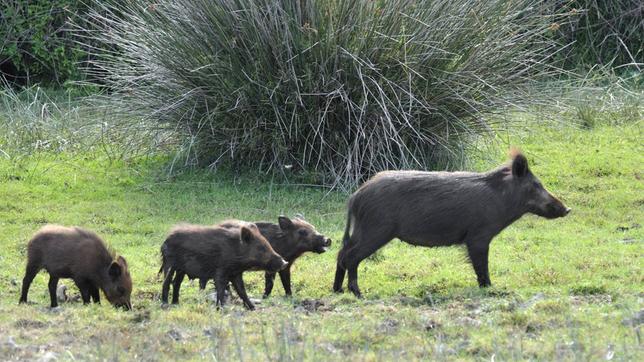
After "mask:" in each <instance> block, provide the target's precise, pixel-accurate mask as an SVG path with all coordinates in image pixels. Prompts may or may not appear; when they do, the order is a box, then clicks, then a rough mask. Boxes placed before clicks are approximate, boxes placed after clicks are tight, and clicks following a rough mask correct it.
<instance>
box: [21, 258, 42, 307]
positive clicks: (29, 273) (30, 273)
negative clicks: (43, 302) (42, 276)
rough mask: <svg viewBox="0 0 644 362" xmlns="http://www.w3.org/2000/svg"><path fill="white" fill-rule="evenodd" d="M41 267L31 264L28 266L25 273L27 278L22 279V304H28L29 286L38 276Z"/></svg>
mask: <svg viewBox="0 0 644 362" xmlns="http://www.w3.org/2000/svg"><path fill="white" fill-rule="evenodd" d="M39 270H40V266H39V265H38V264H34V263H29V264H27V270H26V271H25V277H24V278H23V279H22V293H21V294H20V303H27V293H29V286H31V282H32V281H33V280H34V277H36V274H38V271H39Z"/></svg>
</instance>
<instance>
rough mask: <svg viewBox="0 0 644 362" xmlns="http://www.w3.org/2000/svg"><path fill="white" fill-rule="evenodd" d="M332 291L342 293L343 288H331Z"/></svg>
mask: <svg viewBox="0 0 644 362" xmlns="http://www.w3.org/2000/svg"><path fill="white" fill-rule="evenodd" d="M333 293H337V294H340V293H344V288H333Z"/></svg>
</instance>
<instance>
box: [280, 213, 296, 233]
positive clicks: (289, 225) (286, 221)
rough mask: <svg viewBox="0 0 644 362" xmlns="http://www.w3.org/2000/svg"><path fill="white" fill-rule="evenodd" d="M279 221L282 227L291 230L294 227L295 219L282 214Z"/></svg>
mask: <svg viewBox="0 0 644 362" xmlns="http://www.w3.org/2000/svg"><path fill="white" fill-rule="evenodd" d="M277 221H278V222H279V224H280V229H282V230H289V229H291V228H292V227H293V221H291V219H289V218H288V217H286V216H280V217H278V218H277Z"/></svg>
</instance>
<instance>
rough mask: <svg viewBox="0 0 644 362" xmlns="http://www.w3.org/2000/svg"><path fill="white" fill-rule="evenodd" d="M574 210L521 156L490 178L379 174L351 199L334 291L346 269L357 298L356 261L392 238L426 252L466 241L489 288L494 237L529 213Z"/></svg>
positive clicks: (560, 213)
mask: <svg viewBox="0 0 644 362" xmlns="http://www.w3.org/2000/svg"><path fill="white" fill-rule="evenodd" d="M569 212H570V209H569V208H567V207H566V206H564V204H563V203H561V201H559V200H558V199H557V198H555V197H554V196H553V195H552V194H550V193H549V192H548V191H546V189H545V188H544V187H543V185H542V184H541V182H539V180H538V179H537V177H536V176H534V175H533V174H532V172H531V171H530V169H529V168H528V160H527V159H526V158H525V156H523V155H522V154H521V153H519V152H513V156H512V162H511V164H510V165H506V166H501V167H499V168H497V169H494V170H492V171H489V172H485V173H475V172H421V171H385V172H380V173H378V174H377V175H375V176H374V177H372V178H371V179H370V180H368V181H367V182H365V183H364V184H363V185H362V186H361V187H360V188H359V189H358V190H357V191H356V192H355V193H354V194H353V195H352V196H351V198H350V199H349V202H348V214H347V225H346V229H345V232H344V238H343V244H344V245H343V246H342V249H341V250H340V252H339V253H338V262H337V269H336V273H335V281H334V284H333V290H334V291H335V292H341V291H342V283H343V281H344V276H345V273H346V272H347V271H348V274H349V283H348V287H349V290H351V291H352V292H353V293H354V294H355V295H356V296H358V297H360V295H361V294H360V289H359V287H358V264H359V263H360V262H361V261H362V260H363V259H365V258H366V257H368V256H369V255H371V254H372V253H374V252H375V251H376V250H378V249H379V248H380V247H382V246H383V245H385V244H386V243H388V242H389V241H390V240H391V239H393V238H398V239H400V240H402V241H405V242H407V243H409V244H412V245H421V246H429V247H433V246H447V245H455V244H465V245H466V247H467V252H468V255H469V259H470V261H471V263H472V266H473V267H474V271H475V272H476V277H477V279H478V283H479V286H480V287H487V286H490V285H491V283H490V276H489V274H488V250H489V245H490V241H491V240H492V238H494V236H496V235H497V234H498V233H499V232H501V230H503V229H504V228H505V227H507V226H508V225H510V224H512V223H513V222H514V221H515V220H517V219H519V218H520V217H521V216H522V215H523V214H525V213H532V214H536V215H539V216H543V217H545V218H548V219H554V218H558V217H563V216H565V215H567V214H568V213H569Z"/></svg>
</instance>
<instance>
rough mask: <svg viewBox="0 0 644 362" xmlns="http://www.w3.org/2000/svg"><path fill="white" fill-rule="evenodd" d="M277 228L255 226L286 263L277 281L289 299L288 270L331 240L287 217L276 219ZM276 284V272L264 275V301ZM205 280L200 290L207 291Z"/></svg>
mask: <svg viewBox="0 0 644 362" xmlns="http://www.w3.org/2000/svg"><path fill="white" fill-rule="evenodd" d="M277 222H278V223H277V224H273V223H270V222H256V223H255V225H257V228H258V229H259V232H260V233H261V234H262V235H263V236H264V237H265V238H266V240H268V242H269V243H270V244H271V246H272V247H273V249H274V250H275V252H276V253H278V254H279V255H281V256H282V258H284V260H286V262H287V263H288V266H287V267H286V268H285V269H283V270H280V271H279V274H280V280H281V281H282V286H283V287H284V293H285V294H286V295H287V296H290V295H292V291H291V266H293V263H294V262H295V260H297V258H299V257H300V256H302V254H304V253H306V252H309V251H311V252H314V253H317V254H321V253H324V252H325V251H327V249H328V248H329V247H330V246H331V239H329V238H327V237H326V236H324V235H322V234H320V233H318V232H317V231H316V230H315V227H314V226H313V225H311V224H309V223H308V222H306V221H304V220H302V219H300V218H294V219H289V218H288V217H286V216H280V217H278V218H277ZM220 226H221V227H228V226H232V227H235V226H236V224H234V223H233V224H232V225H228V224H227V223H225V222H224V223H221V224H220ZM274 281H275V272H270V271H267V272H266V274H265V287H264V298H267V297H268V296H269V295H270V294H271V291H272V290H273V283H274ZM206 282H207V280H206V279H201V280H200V281H199V286H200V288H201V289H205V288H206Z"/></svg>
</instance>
